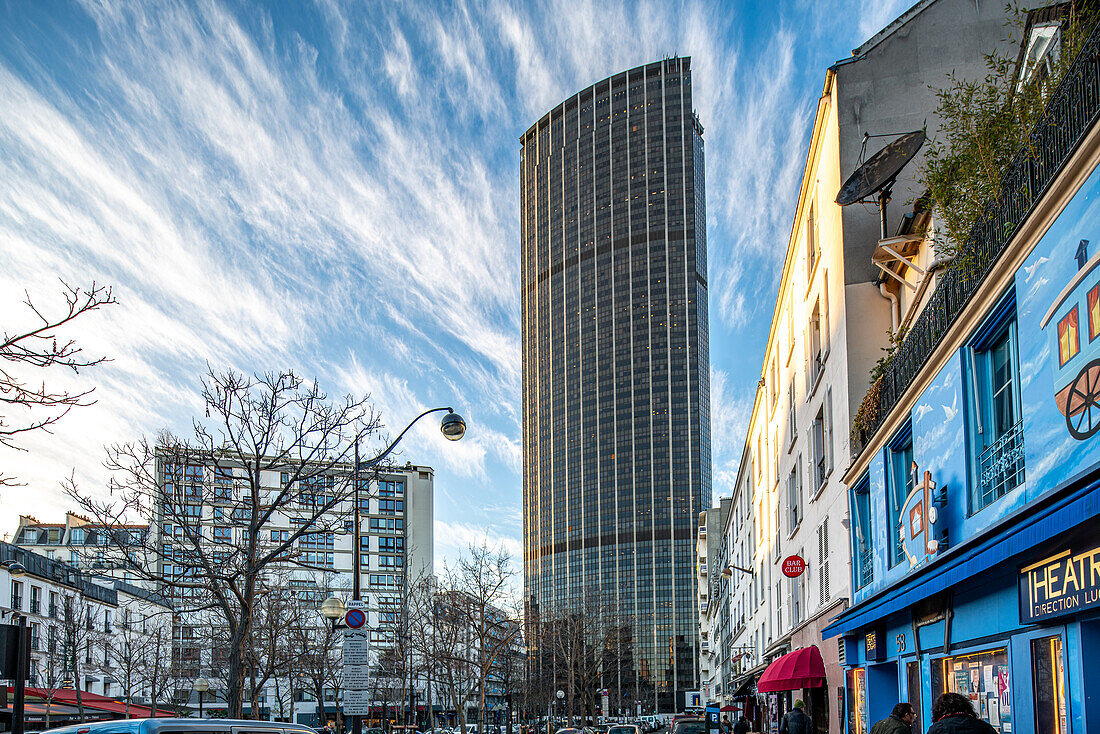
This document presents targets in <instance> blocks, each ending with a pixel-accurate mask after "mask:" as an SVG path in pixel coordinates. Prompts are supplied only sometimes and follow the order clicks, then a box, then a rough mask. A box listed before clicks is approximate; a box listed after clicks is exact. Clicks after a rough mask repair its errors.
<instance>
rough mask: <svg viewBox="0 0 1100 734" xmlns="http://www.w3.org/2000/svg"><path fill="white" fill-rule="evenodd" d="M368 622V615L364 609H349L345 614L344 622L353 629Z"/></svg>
mask: <svg viewBox="0 0 1100 734" xmlns="http://www.w3.org/2000/svg"><path fill="white" fill-rule="evenodd" d="M366 623H367V615H366V614H365V613H364V612H363V610H362V609H349V610H348V611H347V613H346V614H344V624H346V625H347V626H348V627H350V628H351V629H353V630H357V629H359V628H360V627H362V626H363V625H365V624H366Z"/></svg>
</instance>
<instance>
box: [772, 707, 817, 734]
mask: <svg viewBox="0 0 1100 734" xmlns="http://www.w3.org/2000/svg"><path fill="white" fill-rule="evenodd" d="M804 705H805V704H803V703H802V701H801V700H798V701H795V702H794V706H792V707H791V710H790V711H788V712H787V714H786V715H785V716H784V717H783V721H782V722H780V724H779V734H811V732H812V731H813V722H811V721H810V717H809V716H807V715H806V712H805V711H803V710H802V708H803V706H804Z"/></svg>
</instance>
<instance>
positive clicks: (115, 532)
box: [13, 512, 149, 581]
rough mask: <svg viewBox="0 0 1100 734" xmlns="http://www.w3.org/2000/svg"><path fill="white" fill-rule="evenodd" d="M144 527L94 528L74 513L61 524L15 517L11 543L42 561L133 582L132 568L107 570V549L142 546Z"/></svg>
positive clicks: (144, 535) (100, 526) (118, 525)
mask: <svg viewBox="0 0 1100 734" xmlns="http://www.w3.org/2000/svg"><path fill="white" fill-rule="evenodd" d="M148 532H149V525H148V524H132V525H129V524H127V525H121V524H115V525H110V526H106V527H105V526H103V525H98V524H96V523H95V522H93V521H92V520H91V519H89V518H87V517H84V516H82V515H78V514H77V513H75V512H66V513H65V521H64V522H61V523H48V522H40V521H39V520H38V519H37V518H35V517H32V516H30V515H20V516H19V526H18V527H17V528H16V530H15V535H14V536H13V537H14V543H15V545H17V546H19V547H20V548H26V549H27V550H30V551H33V552H35V553H38V554H41V555H43V556H45V557H46V558H49V559H51V560H57V561H64V562H65V563H68V564H69V565H70V566H75V567H77V568H82V569H85V570H93V569H94V570H95V571H96V572H97V573H99V574H102V575H107V576H111V577H113V578H119V579H122V580H123V581H134V580H135V574H134V571H133V569H132V568H126V567H125V566H124V565H121V566H119V567H117V568H115V567H111V566H112V565H113V564H111V563H109V562H108V560H109V558H108V556H109V555H110V554H108V553H107V547H108V545H109V544H110V545H117V544H120V543H122V544H126V545H130V546H132V547H133V548H135V549H138V548H141V547H142V546H143V545H144V544H145V537H146V535H147V534H148Z"/></svg>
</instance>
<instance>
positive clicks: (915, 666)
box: [905, 662, 924, 731]
mask: <svg viewBox="0 0 1100 734" xmlns="http://www.w3.org/2000/svg"><path fill="white" fill-rule="evenodd" d="M905 679H906V684H907V686H908V688H909V705H911V706H912V707H913V712H914V713H916V715H917V718H915V719H913V725H912V729H913V731H924V725H923V724H921V711H923V707H922V706H921V700H920V662H911V663H909V664H908V665H906V666H905Z"/></svg>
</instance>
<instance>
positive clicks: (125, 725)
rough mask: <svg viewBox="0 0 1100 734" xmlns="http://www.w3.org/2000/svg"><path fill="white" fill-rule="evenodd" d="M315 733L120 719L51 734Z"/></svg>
mask: <svg viewBox="0 0 1100 734" xmlns="http://www.w3.org/2000/svg"><path fill="white" fill-rule="evenodd" d="M177 732H178V733H179V734H315V732H314V731H313V729H310V728H309V727H308V726H302V725H301V724H281V723H278V722H274V721H246V720H244V719H116V720H114V721H95V722H90V723H87V724H73V725H72V726H62V727H59V728H57V729H50V734H176V733H177Z"/></svg>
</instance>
